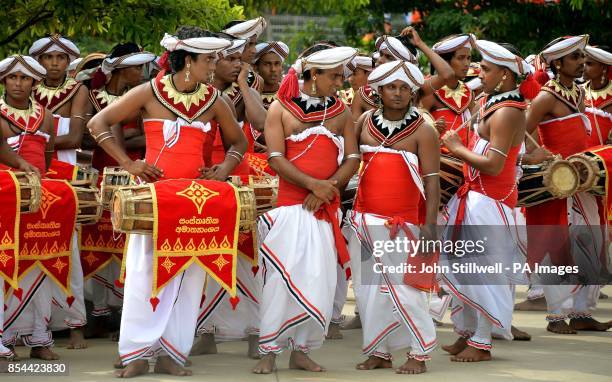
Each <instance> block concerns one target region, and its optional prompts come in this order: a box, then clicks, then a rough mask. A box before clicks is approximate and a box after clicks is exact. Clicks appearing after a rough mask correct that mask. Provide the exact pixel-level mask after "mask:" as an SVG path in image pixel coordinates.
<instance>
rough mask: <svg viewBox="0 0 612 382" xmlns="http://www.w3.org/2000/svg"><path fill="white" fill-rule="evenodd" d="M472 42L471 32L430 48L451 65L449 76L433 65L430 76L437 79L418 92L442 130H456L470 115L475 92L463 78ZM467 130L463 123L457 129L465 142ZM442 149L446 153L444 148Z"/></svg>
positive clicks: (473, 40) (469, 60)
mask: <svg viewBox="0 0 612 382" xmlns="http://www.w3.org/2000/svg"><path fill="white" fill-rule="evenodd" d="M475 41H476V38H475V37H474V35H472V34H460V35H454V36H450V37H447V38H445V39H443V40H441V41H439V42H437V43H435V44H434V46H433V47H432V49H433V50H434V52H436V53H438V54H439V55H440V56H441V57H442V59H443V60H444V61H445V62H446V63H447V64H448V66H450V67H451V68H452V71H451V73H450V76H446V77H444V76H445V74H444V73H440V72H439V71H438V70H437V68H435V67H434V66H433V65H432V66H431V69H432V70H431V74H432V77H435V76H438V77H439V78H440V80H439V81H438V83H436V84H432V86H424V87H423V89H422V91H421V105H422V106H423V108H425V109H426V110H428V111H429V112H430V113H431V115H432V116H433V117H434V118H435V119H436V121H439V120H441V122H442V123H441V127H442V129H441V133H443V132H446V131H448V130H450V129H458V128H459V127H460V126H462V124H463V123H464V122H465V121H467V120H468V119H469V118H470V116H471V114H470V109H471V108H472V106H473V101H474V93H473V91H472V90H471V89H470V88H469V87H468V86H467V85H466V84H465V83H464V82H463V80H464V79H465V77H466V75H467V74H468V71H469V69H470V62H471V57H472V56H471V51H472V49H473V48H474V47H475V46H474V44H475ZM470 129H471V126H464V127H462V128H461V129H460V130H458V133H459V136H460V137H461V138H462V140H463V144H464V145H467V142H468V141H469V137H468V135H469V132H470ZM442 152H443V153H445V154H448V152H447V151H446V149H445V148H442Z"/></svg>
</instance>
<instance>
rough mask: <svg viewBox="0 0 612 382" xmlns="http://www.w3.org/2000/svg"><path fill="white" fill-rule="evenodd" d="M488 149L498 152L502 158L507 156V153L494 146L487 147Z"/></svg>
mask: <svg viewBox="0 0 612 382" xmlns="http://www.w3.org/2000/svg"><path fill="white" fill-rule="evenodd" d="M489 150H491V151H493V152H496V153H498V154H499V155H501V156H503V157H504V158H508V154H506V153H505V152H503V151H501V150H500V149H496V148H495V147H489Z"/></svg>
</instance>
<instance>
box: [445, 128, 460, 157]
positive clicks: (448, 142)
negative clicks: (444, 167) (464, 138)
mask: <svg viewBox="0 0 612 382" xmlns="http://www.w3.org/2000/svg"><path fill="white" fill-rule="evenodd" d="M442 144H443V145H444V146H446V148H447V149H448V151H450V152H451V153H453V154H454V153H455V152H456V151H457V150H458V149H459V148H461V147H463V142H461V138H459V134H457V131H455V130H449V131H447V132H446V133H444V135H442Z"/></svg>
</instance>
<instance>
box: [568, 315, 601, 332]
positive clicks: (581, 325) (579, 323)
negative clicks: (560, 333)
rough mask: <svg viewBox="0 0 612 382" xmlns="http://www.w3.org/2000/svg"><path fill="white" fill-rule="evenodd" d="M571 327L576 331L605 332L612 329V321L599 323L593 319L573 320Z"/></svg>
mask: <svg viewBox="0 0 612 382" xmlns="http://www.w3.org/2000/svg"><path fill="white" fill-rule="evenodd" d="M569 324H570V326H571V327H572V329H575V330H587V331H594V332H605V331H606V330H608V329H610V328H612V321H608V322H599V321H597V320H596V319H594V318H593V317H583V318H572V319H571V320H570V323H569Z"/></svg>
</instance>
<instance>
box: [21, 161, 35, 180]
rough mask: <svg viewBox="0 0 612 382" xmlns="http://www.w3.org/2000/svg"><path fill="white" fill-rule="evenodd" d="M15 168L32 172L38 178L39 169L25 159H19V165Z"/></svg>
mask: <svg viewBox="0 0 612 382" xmlns="http://www.w3.org/2000/svg"><path fill="white" fill-rule="evenodd" d="M17 170H19V171H23V172H25V173H28V174H34V175H36V176H37V177H39V178H40V171H39V170H38V168H36V167H34V166H32V165H31V164H29V163H28V161H26V160H23V159H22V160H20V161H19V166H18V167H17Z"/></svg>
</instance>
